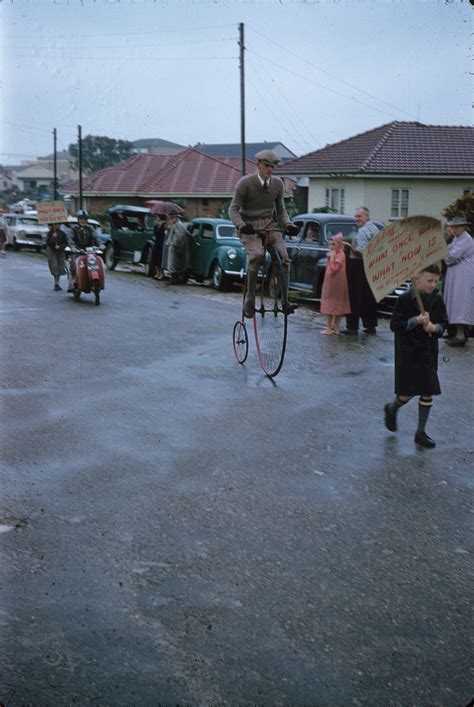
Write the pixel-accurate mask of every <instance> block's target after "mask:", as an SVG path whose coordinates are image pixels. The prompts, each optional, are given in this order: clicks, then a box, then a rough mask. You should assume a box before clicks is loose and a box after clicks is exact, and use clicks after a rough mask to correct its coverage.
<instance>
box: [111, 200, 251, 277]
mask: <svg viewBox="0 0 474 707" xmlns="http://www.w3.org/2000/svg"><path fill="white" fill-rule="evenodd" d="M109 214H110V218H111V222H112V229H111V235H110V237H108V238H107V237H106V238H104V239H103V240H104V243H105V246H106V249H105V255H104V259H105V262H106V264H107V266H108V267H109V268H110V269H111V270H113V269H114V268H115V267H116V266H117V265H118V263H120V262H125V263H135V264H138V263H141V264H142V265H143V266H144V271H145V274H146V275H148V276H150V275H151V274H152V269H151V252H152V248H153V227H154V222H155V219H154V217H153V215H152V214H151V213H150V210H149V209H145V208H142V207H140V206H125V205H118V206H114V207H112V208H111V209H109ZM185 225H186V226H187V229H188V232H189V236H190V238H189V251H190V259H191V273H190V275H191V276H192V277H194V278H195V279H196V280H197V281H198V282H203V281H204V280H206V279H210V280H211V283H212V285H213V287H215V288H216V289H218V290H221V289H223V288H224V287H226V285H228V284H230V283H231V282H232V281H236V280H240V281H242V280H243V277H244V274H245V248H244V246H243V244H242V243H241V241H240V239H239V237H238V236H237V233H236V231H235V227H234V225H233V223H232V222H231V221H228V220H226V219H216V218H209V219H207V218H195V219H193V220H192V221H190V222H189V223H187V224H185ZM167 262H168V251H167V247H166V244H165V248H164V253H163V267H164V269H165V270H166V266H167Z"/></svg>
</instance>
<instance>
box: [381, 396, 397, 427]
mask: <svg viewBox="0 0 474 707" xmlns="http://www.w3.org/2000/svg"><path fill="white" fill-rule="evenodd" d="M384 411H385V427H386V428H387V430H390V432H396V431H397V415H396V413H394V412H393V410H392V406H391V404H390V403H387V405H386V406H385V407H384Z"/></svg>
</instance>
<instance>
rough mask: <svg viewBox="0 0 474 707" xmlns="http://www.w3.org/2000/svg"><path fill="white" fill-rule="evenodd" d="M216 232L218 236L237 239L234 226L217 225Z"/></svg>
mask: <svg viewBox="0 0 474 707" xmlns="http://www.w3.org/2000/svg"><path fill="white" fill-rule="evenodd" d="M216 234H217V237H218V238H235V239H237V240H238V237H237V235H236V233H235V226H226V225H224V226H217V228H216Z"/></svg>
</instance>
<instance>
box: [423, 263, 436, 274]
mask: <svg viewBox="0 0 474 707" xmlns="http://www.w3.org/2000/svg"><path fill="white" fill-rule="evenodd" d="M421 272H430V273H432V274H433V275H441V268H440V267H439V265H437V264H436V263H433V265H428V267H426V268H423V270H422V271H421Z"/></svg>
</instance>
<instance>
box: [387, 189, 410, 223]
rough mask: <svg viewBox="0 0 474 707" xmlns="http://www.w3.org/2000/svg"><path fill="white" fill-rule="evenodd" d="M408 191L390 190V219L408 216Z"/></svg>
mask: <svg viewBox="0 0 474 707" xmlns="http://www.w3.org/2000/svg"><path fill="white" fill-rule="evenodd" d="M409 194H410V190H409V189H392V203H391V206H390V218H403V217H404V216H408V198H409Z"/></svg>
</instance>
